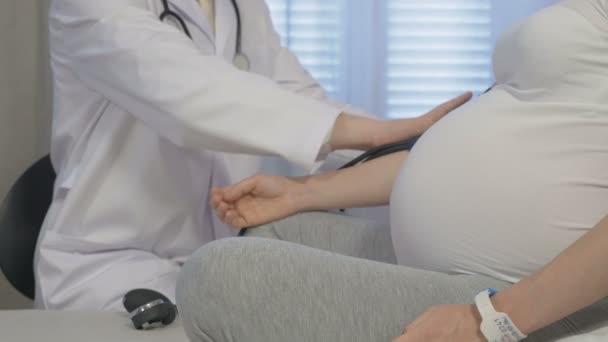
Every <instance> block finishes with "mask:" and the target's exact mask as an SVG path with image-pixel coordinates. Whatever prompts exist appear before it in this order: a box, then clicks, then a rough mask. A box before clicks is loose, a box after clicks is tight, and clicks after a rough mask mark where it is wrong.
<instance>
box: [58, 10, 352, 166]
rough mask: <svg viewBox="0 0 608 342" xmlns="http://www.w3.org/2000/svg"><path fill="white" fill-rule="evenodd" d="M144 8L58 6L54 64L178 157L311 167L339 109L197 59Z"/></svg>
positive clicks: (186, 43) (191, 48) (184, 38)
mask: <svg viewBox="0 0 608 342" xmlns="http://www.w3.org/2000/svg"><path fill="white" fill-rule="evenodd" d="M146 6H147V2H146V1H145V0H104V1H99V0H56V1H54V2H53V3H52V7H51V17H50V19H51V21H50V23H51V38H52V41H53V42H54V44H53V45H52V53H53V54H54V62H55V63H62V64H63V65H65V66H67V67H68V68H70V69H71V70H73V72H74V73H75V75H76V76H77V77H79V78H80V79H81V80H82V81H83V82H84V83H85V84H86V85H87V86H88V87H90V88H91V89H94V90H96V91H98V92H100V93H101V94H103V95H104V96H105V97H106V98H108V99H109V100H111V101H112V102H113V103H116V104H118V105H120V106H122V107H123V108H125V109H127V110H128V111H129V112H130V113H132V114H133V115H134V116H136V117H137V118H138V119H139V120H141V121H142V122H144V123H145V124H147V125H148V126H149V127H151V128H152V129H154V130H156V131H157V132H158V133H159V134H160V135H162V136H164V137H165V138H167V139H169V140H170V141H172V142H173V143H175V144H176V145H178V146H181V147H183V148H185V149H189V150H194V151H201V150H215V151H221V152H229V153H248V154H259V155H275V156H281V157H284V158H286V159H288V160H290V161H292V162H295V163H296V164H299V165H301V166H303V167H306V168H310V167H312V165H313V164H314V162H315V160H316V158H317V155H318V153H319V150H320V148H321V145H322V144H323V142H324V139H325V137H326V136H327V133H328V132H329V131H330V130H331V128H332V127H333V124H334V122H335V119H336V117H337V116H338V115H339V114H340V109H338V108H336V107H334V106H330V105H328V104H326V103H323V102H322V101H318V100H315V99H313V98H307V97H304V96H300V95H298V94H296V93H293V92H291V91H288V90H285V89H282V88H281V87H280V86H278V85H277V84H276V83H275V82H274V81H273V80H271V79H269V78H266V77H263V76H260V75H256V74H253V73H246V72H241V71H239V70H237V69H236V68H234V67H233V66H232V64H230V63H227V62H225V61H224V60H223V59H221V58H218V57H215V56H207V55H204V54H203V53H202V52H201V51H200V50H199V49H198V48H197V47H196V46H195V45H194V44H193V42H192V41H190V39H188V37H187V36H186V35H184V34H183V33H182V32H180V31H179V30H178V29H176V28H174V27H173V26H171V25H167V24H164V23H161V22H160V21H159V20H158V18H156V16H155V15H154V13H152V11H150V10H148V9H147V7H146Z"/></svg>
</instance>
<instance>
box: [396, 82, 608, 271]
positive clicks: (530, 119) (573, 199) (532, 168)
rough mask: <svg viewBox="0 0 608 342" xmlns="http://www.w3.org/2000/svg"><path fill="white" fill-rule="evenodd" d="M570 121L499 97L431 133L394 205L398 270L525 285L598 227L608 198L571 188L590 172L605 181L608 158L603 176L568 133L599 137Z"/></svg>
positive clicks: (406, 171)
mask: <svg viewBox="0 0 608 342" xmlns="http://www.w3.org/2000/svg"><path fill="white" fill-rule="evenodd" d="M497 104H500V105H497ZM549 113H550V114H549ZM546 115H550V116H551V117H550V118H549V119H548V117H547V116H546ZM568 115H570V114H569V113H567V112H566V111H560V109H555V108H550V106H547V105H529V104H522V103H519V102H518V101H516V100H514V99H512V98H511V97H510V96H509V95H508V94H507V93H505V92H504V91H493V92H491V93H489V94H487V95H485V96H483V97H481V98H478V99H477V100H475V101H474V102H472V103H470V104H467V105H466V106H464V107H462V108H460V109H458V110H456V111H455V112H453V113H452V114H450V115H449V116H448V117H446V118H445V119H444V120H442V121H440V122H439V123H438V124H437V125H435V126H434V127H433V128H432V129H431V130H429V132H427V134H425V136H424V137H423V138H422V139H421V140H420V141H419V143H418V145H417V146H416V147H415V149H414V150H413V151H412V153H411V154H410V156H409V159H408V160H407V161H406V163H405V164H404V166H403V167H402V170H401V172H400V175H399V176H398V179H397V181H396V183H395V187H394V189H393V194H392V196H391V226H392V233H393V241H394V243H395V250H396V253H397V256H398V260H399V263H400V264H402V265H405V266H409V267H415V268H421V269H428V270H434V271H439V272H445V273H464V274H484V275H489V276H493V277H496V278H498V279H502V280H506V281H517V280H519V279H520V278H522V277H524V276H526V275H528V274H530V273H531V272H534V271H535V270H537V269H538V268H540V267H542V266H543V265H545V264H546V263H547V262H549V261H550V260H551V259H552V258H553V257H555V256H556V255H557V254H559V253H560V252H561V251H562V250H563V249H565V248H567V246H569V245H570V244H571V243H573V242H574V241H575V240H576V239H578V238H579V237H580V236H581V235H582V234H584V233H585V232H586V231H587V230H589V229H590V228H591V227H592V226H593V225H594V224H595V223H597V222H598V221H599V220H600V219H601V218H602V216H603V215H605V214H606V213H605V212H603V211H605V209H606V207H605V204H606V199H607V198H608V194H607V193H606V190H605V188H604V190H603V191H598V189H597V188H596V187H593V186H592V187H585V186H580V185H579V184H576V182H570V181H569V180H570V179H574V178H576V177H579V176H581V172H582V173H583V176H584V177H586V178H587V179H594V180H596V181H606V178H605V177H604V176H603V174H602V172H605V171H606V168H605V166H606V165H608V163H607V162H608V160H606V154H604V155H603V167H604V169H603V170H597V165H589V164H590V162H589V160H588V159H589V158H587V157H588V156H589V155H588V154H586V153H585V151H584V147H581V146H587V145H588V144H580V145H578V143H576V142H571V141H568V140H567V139H564V138H563V137H564V135H563V134H564V133H565V132H563V131H564V130H566V131H568V133H569V134H591V136H593V135H594V134H595V131H593V132H589V131H588V129H580V132H579V128H576V127H582V126H584V125H582V126H581V125H579V126H577V125H574V128H573V126H572V125H565V124H561V123H562V121H563V120H564V119H567V118H569V117H568ZM551 122H555V124H554V125H552V124H551ZM565 122H567V121H565ZM597 134H600V135H601V132H597ZM566 136H567V135H566ZM602 139H604V138H602ZM580 149H582V151H581V150H580ZM568 151H571V152H572V153H570V152H568ZM593 160H594V161H595V160H597V158H596V159H593ZM585 163H586V164H587V165H585ZM591 164H593V163H591ZM573 165H576V167H573ZM602 177H603V178H602ZM599 178H601V179H599ZM595 202H599V203H595ZM582 203H584V205H583V204H582Z"/></svg>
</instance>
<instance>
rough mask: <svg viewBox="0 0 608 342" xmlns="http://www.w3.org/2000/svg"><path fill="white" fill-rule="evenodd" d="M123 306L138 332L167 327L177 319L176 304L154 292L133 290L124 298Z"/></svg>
mask: <svg viewBox="0 0 608 342" xmlns="http://www.w3.org/2000/svg"><path fill="white" fill-rule="evenodd" d="M122 305H123V306H124V307H125V309H126V310H127V312H128V313H129V317H130V318H131V321H132V322H133V325H134V326H135V329H137V330H142V329H150V328H156V327H162V326H167V325H169V324H171V323H173V321H175V318H176V317H177V307H176V306H175V304H173V303H171V301H170V300H169V298H167V297H166V296H164V295H163V294H161V293H159V292H156V291H154V290H149V289H136V290H131V291H129V292H128V293H127V294H126V295H125V296H124V297H123V299H122Z"/></svg>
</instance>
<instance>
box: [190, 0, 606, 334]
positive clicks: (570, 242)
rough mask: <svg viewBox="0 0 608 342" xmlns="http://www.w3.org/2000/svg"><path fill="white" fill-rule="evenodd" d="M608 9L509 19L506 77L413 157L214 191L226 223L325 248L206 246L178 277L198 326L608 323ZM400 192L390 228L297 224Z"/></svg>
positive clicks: (286, 329)
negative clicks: (512, 22)
mask: <svg viewBox="0 0 608 342" xmlns="http://www.w3.org/2000/svg"><path fill="white" fill-rule="evenodd" d="M607 15H608V1H605V0H601V1H600V0H570V1H562V2H560V3H559V4H558V5H555V6H553V7H550V8H547V9H545V10H543V11H541V12H539V13H537V14H536V15H534V16H532V17H530V18H529V19H528V20H526V21H524V22H522V23H520V24H519V25H517V26H516V27H514V28H513V29H511V30H510V31H508V32H507V33H506V34H505V35H504V36H503V37H502V38H501V39H500V40H499V42H498V44H497V47H496V51H495V57H494V67H495V73H496V79H497V85H496V86H495V87H494V88H493V90H491V91H490V92H489V93H487V94H485V95H483V96H481V97H479V98H477V99H475V100H473V101H471V102H469V103H468V104H467V105H465V106H463V107H461V108H459V109H457V110H455V111H454V112H453V113H452V114H450V115H449V116H447V117H446V118H444V119H442V120H441V121H440V122H439V123H437V124H436V125H435V126H433V128H431V130H429V131H428V132H427V133H426V134H425V135H424V136H423V137H422V138H421V139H420V140H419V141H418V144H417V145H416V146H415V148H414V149H413V150H412V151H411V153H409V154H406V153H401V154H394V155H390V156H386V157H384V158H382V159H378V160H374V161H372V162H369V163H366V164H363V165H361V166H358V167H355V168H352V169H348V170H344V171H339V172H336V173H330V174H324V175H319V176H312V177H306V178H298V179H288V178H280V177H272V176H257V177H254V178H251V179H248V180H246V181H244V182H243V183H240V184H237V185H234V186H230V187H227V188H224V189H217V190H215V193H214V206H215V208H216V210H217V213H218V215H219V216H220V217H221V218H222V219H223V220H224V221H225V222H227V223H229V224H231V225H233V226H235V227H245V226H254V225H260V224H265V223H269V222H274V221H276V222H275V223H271V224H268V225H266V226H262V227H260V228H256V229H252V230H251V233H252V234H253V235H257V236H266V237H274V238H279V239H283V240H288V241H291V242H297V243H300V244H307V245H309V246H312V247H315V248H314V249H313V248H310V247H305V246H301V245H299V244H293V243H290V242H285V241H273V240H269V239H232V240H224V241H219V242H216V243H214V244H211V245H208V246H206V247H204V248H202V249H201V250H200V251H199V252H198V253H197V254H196V255H195V256H194V257H193V258H192V259H191V260H190V261H189V262H188V264H187V265H186V266H185V268H184V271H183V273H182V277H181V280H180V282H179V288H178V301H179V305H180V309H181V314H182V318H183V320H184V324H185V327H186V330H187V332H188V335H189V337H190V338H191V339H192V340H193V341H205V342H207V341H214V342H220V341H221V342H223V341H237V342H238V341H247V342H256V341H260V342H261V341H265V342H269V341H270V342H272V341H323V342H324V341H332V342H336V341H349V342H353V341H361V342H363V341H365V342H375V341H384V342H386V341H390V340H391V339H393V338H396V339H395V341H399V342H413V341H416V342H422V341H425V342H426V341H431V342H433V341H457V342H460V341H462V342H471V341H487V340H489V341H518V340H521V339H524V338H526V335H527V338H526V341H554V340H557V339H560V338H562V337H567V336H571V335H575V334H581V333H587V332H591V331H593V330H596V329H598V328H601V327H605V326H607V325H608V301H607V300H605V299H604V298H605V297H607V296H608V268H607V267H606V265H607V264H608V248H607V247H608V218H606V215H607V214H608V19H607ZM389 202H390V207H391V227H390V229H388V228H383V227H381V226H374V225H371V224H368V223H366V222H363V221H359V220H355V219H352V218H345V217H342V216H339V215H333V214H328V213H309V214H300V215H295V216H292V217H290V218H287V219H284V218H286V217H288V216H291V215H293V214H296V213H299V212H305V211H315V210H316V211H318V210H327V209H334V208H341V207H357V206H368V205H381V204H386V203H389ZM281 219H282V220H281ZM277 220H279V221H277ZM391 236H392V244H391ZM315 241H316V242H315ZM393 245H394V250H393V248H392V247H393ZM320 249H325V250H326V251H322V250H320ZM328 251H329V252H328ZM393 251H394V253H393ZM331 252H335V253H331ZM337 253H339V254H337ZM395 256H396V261H397V262H398V264H399V265H393V264H391V262H394V261H395ZM365 259H372V260H374V261H372V260H365ZM378 261H381V262H378ZM488 288H492V289H493V290H487V289H488ZM494 290H495V291H497V293H496V294H495V291H494ZM498 312H502V313H504V314H499V313H498ZM497 317H498V318H499V319H496V318H497ZM404 327H405V330H404ZM396 336H399V337H396ZM604 338H608V336H605V337H604Z"/></svg>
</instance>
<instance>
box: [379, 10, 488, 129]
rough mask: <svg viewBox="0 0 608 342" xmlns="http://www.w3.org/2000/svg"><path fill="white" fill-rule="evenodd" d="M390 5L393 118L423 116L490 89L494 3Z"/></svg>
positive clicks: (388, 77) (388, 72) (390, 105)
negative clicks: (468, 93)
mask: <svg viewBox="0 0 608 342" xmlns="http://www.w3.org/2000/svg"><path fill="white" fill-rule="evenodd" d="M387 1H388V2H387V11H388V14H387V31H388V32H387V47H386V48H387V53H386V59H387V61H386V80H387V82H386V83H387V84H386V87H387V88H386V107H385V108H386V111H387V113H386V115H387V116H388V117H392V118H397V117H412V116H417V115H420V114H422V113H424V112H426V111H428V110H429V109H431V108H432V107H434V106H436V105H437V104H439V103H440V102H443V101H445V100H447V99H449V98H451V97H453V96H456V95H458V94H459V93H461V92H463V91H466V90H471V91H482V90H485V89H486V88H487V87H488V86H489V85H490V82H491V79H492V73H491V50H492V46H491V45H492V43H491V35H492V25H491V15H492V14H491V2H490V0H450V1H444V0H387Z"/></svg>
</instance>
